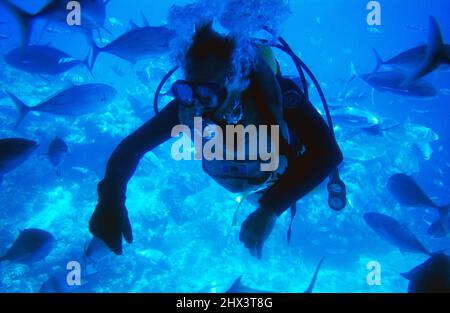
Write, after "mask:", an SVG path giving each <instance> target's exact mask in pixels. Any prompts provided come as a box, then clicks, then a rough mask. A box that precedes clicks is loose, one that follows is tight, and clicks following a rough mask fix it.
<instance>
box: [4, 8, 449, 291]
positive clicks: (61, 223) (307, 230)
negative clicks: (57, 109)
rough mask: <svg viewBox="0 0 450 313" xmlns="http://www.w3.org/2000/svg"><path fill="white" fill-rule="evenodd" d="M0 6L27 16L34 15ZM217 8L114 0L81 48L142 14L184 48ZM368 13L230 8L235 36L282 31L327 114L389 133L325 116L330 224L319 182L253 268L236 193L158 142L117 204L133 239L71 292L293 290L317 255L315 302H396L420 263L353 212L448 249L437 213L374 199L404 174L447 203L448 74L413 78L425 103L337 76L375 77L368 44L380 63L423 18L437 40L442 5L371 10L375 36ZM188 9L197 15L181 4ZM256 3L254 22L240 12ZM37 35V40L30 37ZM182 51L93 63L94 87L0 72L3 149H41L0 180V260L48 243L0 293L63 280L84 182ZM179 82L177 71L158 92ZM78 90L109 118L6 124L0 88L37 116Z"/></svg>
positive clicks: (41, 38)
mask: <svg viewBox="0 0 450 313" xmlns="http://www.w3.org/2000/svg"><path fill="white" fill-rule="evenodd" d="M0 1H6V0H0ZM11 2H13V3H15V4H17V5H19V6H20V7H21V8H23V9H24V10H28V11H29V12H33V11H36V10H39V8H40V7H42V6H43V5H44V4H45V3H46V1H44V0H42V1H41V0H33V1H25V0H21V1H19V0H14V1H12V0H11ZM227 2H229V1H203V2H202V1H199V2H194V1H166V0H164V1H151V0H136V1H126V0H111V1H110V2H109V3H108V4H107V5H106V13H107V14H106V19H105V24H104V27H105V28H106V29H107V30H108V31H104V30H100V33H101V38H100V36H99V35H98V34H97V32H94V38H95V39H96V41H97V44H98V45H100V46H104V45H105V44H106V43H108V42H109V41H111V40H112V39H114V38H117V37H118V36H119V35H121V34H123V33H125V32H126V31H128V30H129V29H130V22H131V21H134V22H135V23H136V24H137V25H139V26H143V23H144V22H143V18H142V16H145V17H146V18H147V19H148V22H149V24H150V25H152V26H158V25H162V24H167V25H168V26H169V27H171V28H172V29H174V30H175V31H178V32H179V35H180V38H182V37H183V36H184V39H186V38H188V35H192V29H193V26H192V25H194V24H195V22H198V21H201V20H202V19H205V18H207V17H214V18H217V19H219V18H220V17H221V16H220V15H218V14H221V13H220V12H222V11H221V6H223V3H227ZM234 2H236V1H234ZM368 2H369V1H366V0H292V1H289V12H284V11H282V10H281V11H280V10H278V9H279V8H280V7H283V8H284V6H283V4H285V3H286V1H276V0H274V1H269V0H259V1H245V0H242V1H240V2H237V3H238V5H237V10H235V11H232V12H235V13H236V12H238V11H239V9H242V10H244V11H245V8H246V6H247V8H250V9H249V10H247V11H246V12H252V13H254V14H253V15H252V14H249V15H248V16H246V17H247V20H245V19H243V20H240V21H239V22H240V23H242V25H241V26H242V27H243V28H245V27H246V25H247V27H248V25H249V24H250V23H259V24H260V25H265V24H272V25H270V26H276V27H277V28H278V29H279V33H280V35H282V36H283V37H284V38H285V39H286V41H287V42H288V43H289V44H290V45H291V46H292V47H293V50H294V51H295V52H296V53H297V54H298V55H299V56H301V58H302V60H303V61H305V63H306V64H307V65H308V66H309V67H310V68H311V69H312V71H313V72H314V74H315V75H316V77H317V78H318V80H319V82H320V84H321V86H322V88H323V90H324V92H325V95H326V97H327V99H329V102H330V105H331V106H332V111H331V113H332V115H333V112H337V111H338V110H342V109H343V108H344V109H345V108H348V107H357V108H360V109H361V110H364V112H366V113H367V114H369V113H370V114H371V115H373V116H374V117H376V119H377V121H395V123H399V124H400V126H399V127H396V128H393V129H391V130H389V131H386V132H383V133H381V134H378V135H376V136H374V135H371V134H368V133H365V132H362V131H360V130H359V128H358V125H357V124H355V125H353V126H351V127H349V125H341V124H340V121H339V119H336V120H335V131H336V136H337V139H338V142H339V144H340V146H341V149H342V151H343V154H344V158H345V160H344V163H343V164H342V165H341V177H342V179H343V180H344V181H345V183H346V184H347V189H348V190H347V192H348V200H349V204H348V206H347V207H346V208H345V209H344V210H343V211H342V212H335V211H333V210H331V209H330V208H329V207H328V204H327V198H328V194H327V190H326V183H324V184H322V185H321V186H320V187H318V188H317V189H316V190H314V191H313V192H312V193H310V194H309V195H307V196H306V197H304V198H303V199H301V200H300V201H299V202H298V208H299V210H298V214H297V217H296V219H295V220H294V225H293V233H292V240H291V243H290V245H289V246H288V244H287V241H286V230H287V227H288V225H289V221H290V214H289V213H288V212H287V213H285V214H284V215H283V216H282V217H281V218H280V219H279V221H278V222H277V224H276V226H275V229H274V231H273V233H272V235H271V236H270V237H269V239H268V240H267V242H266V244H265V247H264V254H263V258H262V260H257V259H255V258H252V257H251V255H250V254H249V252H248V250H247V249H245V247H244V246H243V245H242V243H241V242H239V231H240V223H242V222H243V221H244V219H245V218H246V216H247V215H248V214H249V213H250V212H251V211H252V210H253V209H254V208H252V207H251V206H250V205H249V204H247V203H245V202H244V203H243V204H242V207H241V210H240V212H239V215H238V225H237V226H232V218H233V214H234V212H235V210H236V206H237V205H238V199H237V195H234V194H231V193H229V192H227V191H226V190H224V189H223V188H221V187H220V186H218V185H217V184H216V183H215V182H214V181H213V180H212V179H211V178H209V177H208V176H207V175H206V174H204V173H203V171H202V168H201V163H200V162H198V161H191V162H186V161H181V162H176V161H174V160H173V159H172V157H171V154H170V151H171V144H172V141H170V142H167V143H165V144H163V145H162V146H160V147H158V148H157V149H155V150H153V151H152V152H150V153H148V154H147V155H146V156H145V157H144V158H143V159H142V161H141V162H140V165H139V168H138V170H137V172H136V174H135V175H134V177H133V178H132V180H131V181H130V183H129V186H128V191H127V208H128V210H129V214H130V220H131V223H132V226H133V234H134V243H133V244H132V245H128V244H125V245H124V255H123V256H120V257H118V256H114V255H112V254H111V255H109V256H108V257H105V258H102V260H101V262H99V263H98V264H97V265H96V267H97V268H96V270H97V271H98V273H97V274H96V275H95V276H93V278H92V279H90V280H88V281H87V282H86V284H85V285H84V286H82V288H80V290H77V291H84V292H199V291H211V290H212V291H214V290H215V291H220V290H226V289H227V286H230V285H231V284H232V282H233V281H234V280H235V279H236V278H237V277H238V276H240V275H243V282H244V283H245V284H246V285H248V286H251V287H255V288H256V287H257V288H258V289H262V290H272V291H276V292H302V291H303V290H305V289H306V287H307V286H308V284H309V282H310V280H311V277H312V275H313V273H314V269H315V267H316V265H317V263H318V261H319V260H320V259H321V258H322V257H325V261H324V263H323V265H322V269H321V271H320V273H319V276H318V279H317V282H316V286H315V289H314V292H406V290H407V286H408V281H407V280H406V279H405V278H403V277H402V276H401V275H400V273H404V272H407V271H409V270H410V269H412V268H414V267H415V266H417V265H418V264H420V263H422V262H424V261H425V260H426V259H427V256H426V255H422V254H413V253H401V252H400V251H399V250H398V249H397V248H395V247H394V246H392V245H390V244H388V243H386V242H385V241H383V240H382V239H381V238H380V237H378V236H377V234H376V233H375V232H374V231H373V230H372V229H371V228H369V227H368V226H367V224H366V223H365V222H364V219H363V215H364V213H366V212H379V213H385V214H387V215H389V216H392V217H394V218H396V219H397V220H399V221H401V222H402V223H405V224H407V225H408V227H409V228H410V229H411V231H412V232H413V233H414V234H415V235H416V236H417V237H418V238H419V239H420V241H421V242H422V243H423V245H424V246H425V247H427V248H428V249H429V250H430V251H438V250H443V249H446V248H450V245H449V243H450V240H449V239H448V238H441V239H436V238H432V237H430V236H429V235H428V234H427V228H428V226H429V224H430V223H431V222H433V221H434V220H436V218H437V214H436V212H435V210H433V209H431V208H430V209H427V208H416V209H410V208H404V207H402V206H400V205H399V203H398V202H397V201H396V200H395V199H394V198H393V197H392V195H391V194H390V193H389V192H388V190H387V188H386V185H387V182H388V179H389V177H390V176H392V175H393V174H395V173H406V174H408V175H412V176H413V177H414V178H415V180H416V181H417V182H418V183H419V184H420V186H422V188H423V189H424V190H425V191H426V193H427V194H428V195H430V196H432V199H433V200H435V201H436V202H437V203H440V204H448V203H450V193H449V192H448V190H449V187H450V175H449V172H450V158H449V152H450V129H449V124H448V123H449V117H450V114H449V112H450V108H449V105H450V73H449V72H434V73H432V74H430V75H428V76H427V77H426V80H427V81H428V82H430V83H431V84H433V85H434V86H435V87H436V89H437V90H439V95H438V96H437V97H435V98H433V99H413V98H406V97H402V96H399V95H395V94H392V93H381V92H378V91H376V90H373V89H372V88H371V87H370V86H368V85H367V84H365V83H364V82H363V81H361V80H359V79H353V80H350V78H351V75H354V74H355V71H356V72H357V73H358V74H362V73H370V72H371V71H372V70H373V69H374V67H375V65H376V60H375V57H374V54H373V52H372V48H376V49H377V51H378V52H379V53H380V55H381V56H382V57H383V58H386V59H387V58H389V57H392V56H394V55H396V54H398V53H400V52H402V51H405V50H407V49H409V48H412V47H415V46H417V45H420V44H424V43H426V41H427V39H428V35H427V28H428V21H429V16H434V17H435V18H436V20H437V21H438V23H439V25H440V27H441V31H442V34H443V37H444V41H446V42H447V43H448V42H450V2H449V1H446V0H441V1H438V0H435V1H425V0H410V1H405V0H389V1H386V0H384V1H383V0H381V1H379V2H380V4H381V7H382V23H381V25H380V26H369V25H368V24H367V20H366V18H367V14H368V13H369V12H368V10H367V9H366V5H367V3H368ZM190 3H196V5H193V6H188V7H186V5H188V4H190ZM255 3H256V4H257V7H258V10H257V11H258V12H256V11H255V10H252V9H251V5H252V4H255ZM174 5H176V6H177V7H176V9H174V8H173V6H174ZM171 8H172V9H171ZM269 12H270V13H271V14H269ZM228 14H231V13H230V12H228ZM222 18H223V16H222ZM229 18H230V19H231V18H232V17H231V16H230V17H229ZM226 19H228V17H226ZM265 19H268V20H267V21H266V20H265ZM216 22H217V21H216ZM40 23H41V22H40ZM217 23H218V22H217ZM274 23H275V24H276V25H273V24H274ZM37 24H38V25H35V27H34V30H35V32H34V33H33V38H32V42H34V43H37V42H38V43H39V44H41V45H44V44H45V45H50V46H53V47H57V48H58V49H60V50H63V51H65V52H66V53H68V54H69V55H71V56H72V57H74V58H76V59H80V60H82V59H84V58H85V57H86V55H87V54H88V53H89V51H90V46H89V43H88V42H87V40H86V38H85V36H84V35H83V34H82V33H80V32H77V31H76V30H74V28H70V27H67V26H65V27H62V26H59V25H43V23H41V24H39V23H37ZM186 25H191V26H192V27H191V28H190V27H189V26H186ZM39 27H41V28H45V29H44V31H42V29H41V31H42V32H41V33H40V31H39ZM0 35H1V36H0V54H1V55H6V54H7V53H8V52H9V51H11V50H12V49H14V48H16V47H17V46H18V45H19V44H20V40H19V31H18V27H17V23H16V21H15V19H14V17H13V16H11V15H10V14H8V13H7V12H6V11H5V10H3V9H2V8H1V7H0ZM183 45H184V42H183V39H180V40H179V42H177V43H176V45H174V47H172V48H171V49H169V50H168V51H167V53H166V54H164V55H161V56H158V57H154V58H150V59H148V60H143V61H140V62H138V63H137V64H134V65H133V64H130V63H129V62H127V61H125V60H122V59H120V58H118V57H116V56H113V55H110V54H106V53H104V54H101V55H100V56H99V58H98V60H97V62H96V64H95V66H94V68H93V75H91V74H90V73H89V71H88V69H86V68H85V67H82V66H80V67H76V68H74V69H71V70H69V71H67V72H65V73H63V74H61V75H58V76H42V75H32V74H29V73H25V72H23V71H20V70H18V69H14V68H13V67H11V66H9V65H8V64H6V62H5V61H4V60H0V90H1V91H0V138H9V137H22V138H27V139H31V140H35V141H37V142H38V143H39V144H40V148H39V149H38V150H37V151H36V152H35V153H34V154H33V156H32V157H30V159H29V160H28V161H27V162H25V163H24V164H23V165H22V166H20V167H19V168H18V169H16V170H15V171H13V172H11V173H8V174H7V175H5V176H4V181H3V184H2V186H1V189H0V255H2V254H3V252H5V251H6V250H7V249H8V247H9V246H10V245H11V244H12V243H13V241H14V240H15V238H16V237H17V236H18V234H19V231H20V230H23V229H29V228H39V229H43V230H46V231H48V232H50V233H51V234H52V235H53V236H54V237H55V239H56V242H55V245H54V248H53V250H52V251H51V253H50V254H49V255H48V256H47V257H46V258H45V260H44V261H41V262H38V263H36V264H33V265H32V266H26V265H20V264H14V263H7V262H5V263H2V264H1V267H0V292H38V291H39V289H40V287H41V285H42V284H43V283H44V282H45V281H47V280H48V278H49V277H51V276H52V275H54V274H55V273H59V272H65V271H66V265H67V263H68V262H70V261H72V260H79V259H80V258H81V257H82V255H83V253H84V252H83V251H84V249H85V246H86V243H87V242H89V240H90V238H91V235H90V233H89V230H88V222H89V219H90V216H91V214H92V212H93V210H94V208H95V205H96V203H97V183H98V182H99V181H100V180H101V179H102V178H103V175H104V171H105V167H106V163H107V161H108V158H109V156H110V155H111V153H112V151H113V150H114V148H115V147H116V146H117V145H118V144H119V143H120V141H121V140H122V139H123V138H125V137H126V136H127V135H129V134H130V133H131V132H133V131H134V130H136V129H137V128H138V127H140V126H141V125H142V124H143V123H144V122H146V121H147V120H148V119H150V118H151V117H152V116H153V115H154V113H153V105H152V103H153V95H154V93H155V90H156V88H157V86H158V84H159V82H160V80H161V79H162V77H163V76H164V75H165V74H166V73H167V72H168V71H169V70H170V69H172V68H173V67H174V65H175V61H174V60H175V59H176V55H177V53H179V50H180V49H181V47H182V46H183ZM276 55H277V58H278V59H279V61H280V64H281V69H282V71H283V74H285V75H294V76H298V74H297V71H296V69H295V67H294V65H293V64H292V62H291V60H290V59H289V57H288V56H286V55H284V54H282V53H279V52H276ZM351 69H353V73H352V70H351ZM180 77H181V74H180V73H177V74H176V75H175V76H174V77H173V78H172V79H171V81H172V82H173V81H175V80H176V79H177V78H180ZM89 82H99V83H104V84H108V85H110V86H113V87H114V88H115V89H116V90H117V95H116V97H115V99H114V100H113V101H112V102H111V103H110V104H108V106H107V108H103V109H102V110H100V111H98V112H94V113H92V114H88V115H85V116H81V117H65V116H54V115H50V114H45V113H39V114H37V113H33V114H30V115H28V116H27V117H26V118H25V119H24V121H23V122H22V124H21V125H20V126H19V127H18V128H16V129H15V128H14V124H15V122H16V119H17V117H18V113H17V110H16V108H15V107H14V105H13V103H12V102H11V100H10V99H9V97H7V95H6V94H5V93H4V91H6V90H7V91H8V92H10V93H12V94H14V95H16V96H17V97H18V98H20V99H21V100H22V101H24V102H25V103H26V104H28V105H36V104H38V103H40V102H41V101H43V100H44V99H47V98H48V97H50V96H52V95H54V94H55V93H57V92H58V91H60V90H63V89H65V88H68V87H69V86H71V85H74V84H75V85H77V84H83V83H89ZM167 85H170V84H167ZM165 89H167V86H166V87H165ZM310 92H311V97H312V100H313V103H314V104H315V105H316V106H317V108H318V109H319V110H320V111H323V108H322V105H321V102H320V99H319V97H318V95H317V93H316V90H315V89H314V88H311V91H310ZM349 95H350V96H349ZM354 95H357V97H353V96H354ZM170 100H171V98H170V97H169V96H163V97H162V98H161V102H162V103H167V102H168V101H170ZM333 102H334V103H333ZM55 136H58V137H60V138H63V139H64V141H65V142H66V143H67V145H68V146H69V151H70V152H69V154H68V156H67V158H66V160H65V161H64V162H63V163H62V165H61V166H60V168H59V173H60V175H59V177H58V175H57V174H56V171H55V169H54V167H53V166H52V165H51V164H50V162H49V161H48V159H47V157H46V156H45V155H44V154H45V153H46V152H47V147H48V144H49V143H50V142H51V141H52V140H53V139H54V138H55ZM370 261H377V262H379V264H380V265H381V285H374V286H371V285H369V284H368V283H367V279H366V278H367V275H368V273H369V270H368V269H367V268H366V266H367V264H368V263H369V262H370Z"/></svg>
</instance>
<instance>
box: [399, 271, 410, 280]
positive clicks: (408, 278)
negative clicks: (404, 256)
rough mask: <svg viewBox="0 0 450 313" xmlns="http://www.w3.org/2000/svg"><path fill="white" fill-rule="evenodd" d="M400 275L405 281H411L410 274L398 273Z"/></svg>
mask: <svg viewBox="0 0 450 313" xmlns="http://www.w3.org/2000/svg"><path fill="white" fill-rule="evenodd" d="M400 275H401V276H402V277H403V278H405V279H407V280H410V279H411V272H406V273H400Z"/></svg>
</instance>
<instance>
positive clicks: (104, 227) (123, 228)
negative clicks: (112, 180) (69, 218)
mask: <svg viewBox="0 0 450 313" xmlns="http://www.w3.org/2000/svg"><path fill="white" fill-rule="evenodd" d="M97 189H98V196H99V199H98V204H97V207H96V208H95V211H94V213H93V214H92V217H91V220H90V221H89V231H90V232H91V233H92V234H93V235H94V236H96V237H98V238H100V239H102V240H103V241H104V242H105V243H106V245H107V246H108V247H109V248H110V249H111V251H113V252H114V253H115V254H118V255H121V254H122V236H123V237H124V238H125V240H126V241H127V242H128V243H132V242H133V233H132V230H131V224H130V221H129V219H128V211H127V208H126V207H125V196H119V193H116V192H113V190H114V189H113V188H111V187H110V186H109V185H108V184H107V183H106V182H105V181H104V180H103V181H101V182H100V183H99V184H98V187H97Z"/></svg>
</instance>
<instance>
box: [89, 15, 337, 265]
mask: <svg viewBox="0 0 450 313" xmlns="http://www.w3.org/2000/svg"><path fill="white" fill-rule="evenodd" d="M280 40H281V41H282V42H283V45H281V46H278V47H279V48H280V49H282V50H284V51H285V52H287V53H289V55H291V56H292V57H293V59H294V61H295V63H296V65H297V69H299V71H300V75H302V78H303V82H304V86H303V90H302V88H300V86H297V85H296V84H295V83H294V82H293V81H292V80H289V79H287V78H284V77H283V76H282V74H281V71H280V67H279V65H278V62H277V61H276V60H275V58H274V56H273V54H271V49H270V46H268V45H267V44H263V42H262V41H261V42H256V41H255V42H254V43H252V46H253V47H254V48H255V49H254V50H255V53H254V54H253V60H252V62H251V67H250V68H249V70H248V71H244V70H243V67H242V66H240V65H241V64H242V59H240V58H239V54H238V51H239V49H238V44H237V40H236V39H235V38H233V37H231V36H226V35H222V34H219V33H218V32H216V31H214V30H213V28H212V24H211V23H209V24H205V25H203V26H200V27H196V30H195V34H194V36H193V39H192V42H191V44H190V46H189V48H188V49H187V51H186V53H185V55H184V62H183V70H184V77H185V79H184V80H179V81H177V82H175V83H174V84H173V85H172V94H173V96H174V100H173V101H171V102H170V103H169V104H168V105H167V106H165V107H164V109H162V110H161V112H159V113H158V114H157V115H156V116H154V117H153V118H152V119H151V120H150V121H148V122H147V123H145V124H144V125H143V126H142V127H140V128H139V129H138V130H137V131H135V132H134V133H133V134H131V135H130V136H128V137H127V138H126V139H124V140H123V141H122V142H121V143H120V144H119V146H118V147H117V148H116V149H115V151H114V152H113V154H112V156H111V157H110V159H109V161H108V165H107V168H106V173H105V177H104V179H103V180H102V181H101V182H100V183H99V184H98V204H97V206H96V208H95V211H94V213H93V215H92V217H91V220H90V222H89V229H90V232H91V233H92V234H93V235H94V236H95V237H98V238H100V239H102V240H103V241H104V242H105V243H106V244H107V246H108V247H109V248H110V249H111V250H112V251H113V252H114V253H116V254H118V255H121V254H122V237H123V238H124V239H125V240H126V241H127V242H128V243H132V241H133V235H132V229H131V224H130V221H129V218H128V211H127V208H126V206H125V201H126V189H127V184H128V181H129V180H130V179H131V177H132V176H133V174H134V172H135V170H136V168H137V166H138V164H139V161H140V160H141V159H142V158H143V156H144V155H145V154H146V153H147V152H149V151H151V150H152V149H154V148H156V147H158V146H159V145H161V144H162V143H164V142H166V141H167V140H169V139H171V132H172V129H173V127H175V126H176V125H179V124H180V123H181V124H183V125H188V126H189V127H192V124H193V121H194V117H202V118H203V120H206V121H208V122H209V123H213V124H216V125H236V124H238V123H239V124H240V125H244V127H245V126H247V125H268V126H270V125H279V126H280V136H279V137H280V139H279V141H280V144H279V152H280V166H279V167H278V169H277V170H275V171H273V172H263V171H261V169H260V167H259V164H260V163H261V162H262V161H261V160H256V161H254V160H251V161H250V160H245V161H229V160H223V161H218V160H213V161H207V160H205V159H203V160H202V164H203V169H204V171H205V172H206V173H207V174H208V175H210V176H211V177H212V178H213V179H214V180H215V181H216V182H217V183H219V184H220V185H221V186H223V187H224V188H226V189H227V190H229V191H231V192H233V193H240V194H243V195H245V198H246V200H249V201H250V202H251V203H253V204H255V205H256V207H257V209H256V210H255V211H254V212H253V213H251V214H250V215H249V216H248V217H247V219H246V220H245V221H244V222H243V223H242V225H241V230H240V236H239V237H240V241H242V242H243V244H244V245H245V247H246V248H248V249H249V250H250V253H251V254H252V255H253V256H255V257H258V258H261V257H262V249H263V245H264V242H265V241H266V239H267V238H268V236H269V235H270V233H271V231H272V229H273V227H274V224H275V222H276V220H277V218H278V217H279V216H280V215H282V214H283V213H284V212H285V211H287V210H288V209H289V208H291V217H292V218H293V217H294V215H295V209H296V208H295V205H293V204H295V203H296V202H297V201H298V200H299V199H301V198H302V197H304V196H305V195H307V194H308V193H309V192H311V191H312V190H313V189H314V188H316V187H317V186H319V185H320V184H321V183H322V182H323V181H324V180H325V179H326V178H327V177H329V176H330V175H331V176H330V177H331V180H330V183H329V184H328V189H329V192H330V199H329V204H330V206H331V207H332V208H334V209H335V210H341V209H342V208H343V207H345V204H346V199H345V185H343V183H342V181H340V179H339V175H338V172H337V167H338V166H339V164H340V163H341V162H342V160H343V156H342V153H341V151H340V149H339V146H338V144H337V142H336V139H335V137H334V133H333V127H332V124H331V120H330V118H329V121H328V125H327V123H326V121H325V120H324V119H323V118H322V116H321V115H320V113H319V112H318V111H317V110H316V109H315V108H314V106H313V105H312V104H311V103H310V101H309V100H308V97H307V86H306V83H305V82H306V81H305V77H304V73H303V71H302V68H304V69H305V70H306V71H307V73H308V74H310V76H312V74H311V73H310V71H309V69H307V67H306V66H305V65H304V63H303V62H301V60H300V59H299V58H298V57H294V56H293V52H292V50H291V49H290V48H289V46H288V45H287V43H286V42H285V41H284V40H282V39H280ZM175 70H176V69H174V70H173V71H171V72H169V73H168V75H167V76H166V77H165V78H164V79H163V82H162V84H163V83H164V82H165V81H167V80H168V78H169V77H170V75H171V74H173V72H174V71H175ZM244 72H245V73H244ZM312 77H313V76H312ZM313 80H314V82H315V83H317V80H315V78H313ZM160 87H161V85H160ZM316 87H317V88H318V90H319V92H320V94H321V97H322V101H324V98H323V93H322V92H321V90H320V86H318V85H316ZM159 91H160V88H158V91H157V93H156V96H155V102H156V103H157V101H158V97H159ZM325 104H326V102H324V105H325ZM326 112H327V116H328V117H330V115H329V111H328V108H327V107H326ZM269 129H270V127H269ZM281 159H283V160H284V161H285V162H282V160H281ZM255 165H257V166H255ZM343 193H344V195H342V194H343ZM343 197H344V198H343ZM291 226H292V220H291ZM291 226H290V227H289V234H288V240H289V238H290V228H291Z"/></svg>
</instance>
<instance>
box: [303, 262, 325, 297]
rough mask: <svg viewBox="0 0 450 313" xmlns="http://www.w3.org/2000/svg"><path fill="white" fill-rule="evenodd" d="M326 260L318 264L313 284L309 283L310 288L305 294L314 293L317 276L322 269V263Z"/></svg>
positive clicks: (312, 280)
mask: <svg viewBox="0 0 450 313" xmlns="http://www.w3.org/2000/svg"><path fill="white" fill-rule="evenodd" d="M324 259H325V258H322V259H320V261H319V263H318V264H317V267H316V271H315V272H314V276H313V278H312V279H311V282H310V283H309V286H308V288H307V289H306V290H305V293H312V292H313V289H314V285H315V284H316V280H317V276H318V275H319V271H320V267H321V266H322V263H323V261H324Z"/></svg>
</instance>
